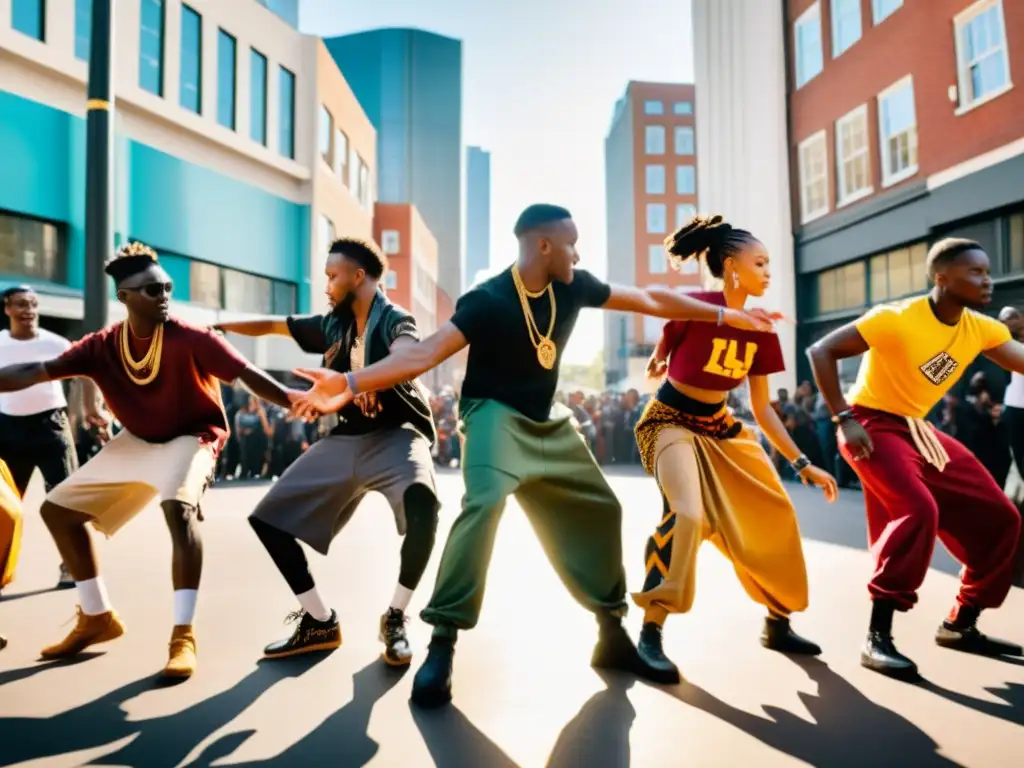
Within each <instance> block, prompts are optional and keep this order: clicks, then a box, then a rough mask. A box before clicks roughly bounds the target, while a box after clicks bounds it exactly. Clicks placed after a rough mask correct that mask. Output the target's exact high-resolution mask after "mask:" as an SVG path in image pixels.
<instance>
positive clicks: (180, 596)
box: [174, 589, 199, 627]
mask: <svg viewBox="0 0 1024 768" xmlns="http://www.w3.org/2000/svg"><path fill="white" fill-rule="evenodd" d="M198 596H199V592H198V591H197V590H195V589H176V590H174V626H176V627H181V626H187V625H191V624H192V623H193V621H194V620H195V618H196V598H197V597H198Z"/></svg>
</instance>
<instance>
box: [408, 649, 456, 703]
mask: <svg viewBox="0 0 1024 768" xmlns="http://www.w3.org/2000/svg"><path fill="white" fill-rule="evenodd" d="M454 656H455V642H454V641H453V640H451V639H449V638H446V637H435V638H433V639H431V641H430V646H429V647H428V648H427V660H426V661H424V662H423V666H422V667H420V668H419V671H418V672H417V673H416V677H415V679H413V681H412V703H413V704H415V705H416V706H419V707H423V708H424V709H434V708H435V707H443V706H444V705H445V704H448V703H450V702H451V700H452V659H453V658H454Z"/></svg>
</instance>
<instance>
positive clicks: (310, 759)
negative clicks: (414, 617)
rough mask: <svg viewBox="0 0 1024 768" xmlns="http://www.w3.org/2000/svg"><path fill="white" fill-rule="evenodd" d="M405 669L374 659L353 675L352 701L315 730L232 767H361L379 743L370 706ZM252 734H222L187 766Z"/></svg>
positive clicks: (206, 761) (201, 766)
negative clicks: (278, 751)
mask: <svg viewBox="0 0 1024 768" xmlns="http://www.w3.org/2000/svg"><path fill="white" fill-rule="evenodd" d="M405 671H406V670H396V669H392V668H391V667H388V666H387V665H386V664H384V663H383V662H381V661H380V659H379V658H378V659H374V660H373V662H371V663H370V664H368V665H367V666H365V667H363V668H362V669H361V670H359V671H358V672H356V673H355V675H353V676H352V700H351V701H349V702H348V703H347V704H345V705H344V706H343V707H342V708H341V709H339V710H338V711H337V712H335V713H334V714H333V715H331V716H330V717H329V718H327V719H326V720H325V721H324V722H323V723H322V724H321V725H320V726H319V727H317V728H316V729H315V730H314V731H312V732H311V733H309V734H308V735H307V736H305V737H304V738H303V739H301V740H300V741H297V742H295V744H293V745H292V746H290V747H289V748H288V749H286V750H285V751H284V752H282V753H281V754H279V755H277V756H276V757H272V758H270V759H268V760H259V761H254V762H249V763H232V764H231V768H242V767H243V766H244V767H245V768H256V766H259V767H260V768H264V767H266V766H280V768H291V766H307V765H332V766H337V768H361V767H362V766H364V765H366V764H367V763H369V762H370V761H371V760H372V759H373V758H374V757H375V756H376V755H377V752H378V751H379V749H380V745H379V744H378V743H377V742H376V741H374V740H373V739H372V738H370V736H369V733H368V731H369V728H370V716H371V715H372V714H373V708H374V706H376V704H377V702H378V701H380V700H381V699H382V698H383V697H384V696H385V695H386V694H387V693H388V691H390V690H391V689H392V688H394V687H395V685H396V684H397V683H398V681H399V680H401V679H402V677H403V675H404V673H405ZM251 734H252V731H243V732H239V733H231V734H228V735H226V736H223V737H221V738H220V739H218V740H217V741H215V742H214V743H213V744H211V745H210V746H209V747H207V748H206V749H205V750H203V753H202V755H200V756H199V757H198V758H197V759H196V760H195V761H193V762H192V763H190V764H189V766H188V768H206V766H209V765H211V764H212V763H213V762H214V761H216V760H220V759H221V758H223V757H226V756H227V755H229V754H231V752H233V751H234V750H235V749H237V748H238V747H239V746H240V745H241V744H242V742H244V741H245V740H246V739H247V738H248V737H249V736H250V735H251Z"/></svg>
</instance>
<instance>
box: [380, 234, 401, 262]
mask: <svg viewBox="0 0 1024 768" xmlns="http://www.w3.org/2000/svg"><path fill="white" fill-rule="evenodd" d="M380 247H381V250H383V251H384V253H386V254H387V255H388V256H394V255H395V254H396V253H400V252H401V251H402V238H401V234H400V233H399V232H398V230H397V229H385V230H384V231H383V232H381V233H380Z"/></svg>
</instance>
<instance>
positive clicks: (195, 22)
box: [179, 5, 203, 115]
mask: <svg viewBox="0 0 1024 768" xmlns="http://www.w3.org/2000/svg"><path fill="white" fill-rule="evenodd" d="M179 90H180V91H181V94H180V101H181V106H182V107H184V108H185V109H187V110H188V111H189V112H195V113H196V114H197V115H201V114H202V113H203V17H202V16H200V15H199V14H198V13H196V12H195V11H194V10H193V9H191V8H189V7H188V6H187V5H182V6H181V86H180V89H179Z"/></svg>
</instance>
